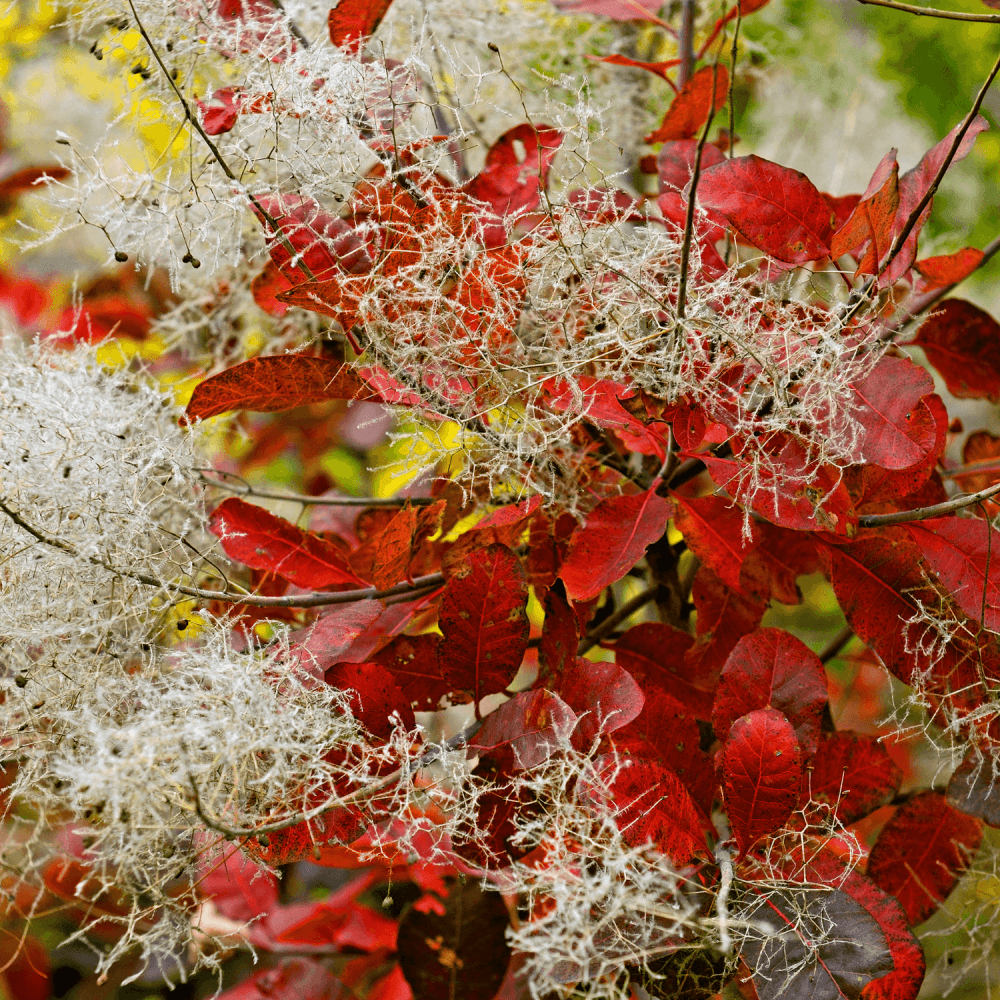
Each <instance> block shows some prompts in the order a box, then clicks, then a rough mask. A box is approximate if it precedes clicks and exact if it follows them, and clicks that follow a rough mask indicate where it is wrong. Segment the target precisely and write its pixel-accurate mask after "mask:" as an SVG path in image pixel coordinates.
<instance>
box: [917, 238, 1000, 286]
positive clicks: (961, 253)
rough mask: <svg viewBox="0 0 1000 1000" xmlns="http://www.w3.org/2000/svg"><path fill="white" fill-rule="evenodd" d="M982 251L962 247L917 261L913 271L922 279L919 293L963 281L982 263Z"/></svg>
mask: <svg viewBox="0 0 1000 1000" xmlns="http://www.w3.org/2000/svg"><path fill="white" fill-rule="evenodd" d="M983 256H984V255H983V251H982V250H977V249H976V248H975V247H963V248H962V249H961V250H956V251H955V253H949V254H943V255H942V256H940V257H925V258H924V259H923V260H918V261H917V262H916V263H915V264H914V265H913V267H914V269H915V270H916V271H917V272H918V273H919V274H920V277H921V278H923V281H921V282H920V286H919V291H920V292H932V291H934V290H935V289H938V288H946V287H947V286H948V285H956V284H958V282H960V281H964V280H965V279H966V278H967V277H968V276H969V275H970V274H972V272H973V271H975V270H976V268H978V267H979V265H980V264H981V263H982V262H983Z"/></svg>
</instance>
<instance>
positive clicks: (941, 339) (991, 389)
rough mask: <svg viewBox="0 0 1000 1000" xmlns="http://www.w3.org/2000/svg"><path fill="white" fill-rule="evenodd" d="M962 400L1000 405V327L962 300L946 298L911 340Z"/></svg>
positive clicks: (978, 309) (953, 393)
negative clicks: (921, 349)
mask: <svg viewBox="0 0 1000 1000" xmlns="http://www.w3.org/2000/svg"><path fill="white" fill-rule="evenodd" d="M909 343H911V344H915V345H916V346H917V347H922V348H923V349H924V353H925V354H926V355H927V360H928V361H929V362H930V363H931V364H932V365H933V366H934V368H935V370H936V371H938V372H939V373H940V375H941V377H942V378H943V379H944V380H945V383H946V384H947V386H948V390H949V392H951V394H952V395H953V396H957V397H958V398H959V399H988V400H989V401H990V402H992V403H997V402H1000V324H998V323H997V321H996V320H995V319H993V317H992V316H990V315H989V313H986V312H983V310H982V309H980V308H979V307H978V306H974V305H973V304H972V303H971V302H965V301H964V300H962V299H945V301H944V302H942V303H941V305H939V306H935V307H934V310H933V311H932V312H931V314H930V316H929V317H928V318H927V320H926V322H925V323H924V324H923V325H922V326H921V327H920V329H919V330H918V331H917V335H916V337H914V338H913V340H911V341H909Z"/></svg>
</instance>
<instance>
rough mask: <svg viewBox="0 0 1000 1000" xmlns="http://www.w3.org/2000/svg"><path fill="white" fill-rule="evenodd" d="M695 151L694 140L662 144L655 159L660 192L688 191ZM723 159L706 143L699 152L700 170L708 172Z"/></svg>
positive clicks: (696, 144) (723, 157) (679, 192)
mask: <svg viewBox="0 0 1000 1000" xmlns="http://www.w3.org/2000/svg"><path fill="white" fill-rule="evenodd" d="M697 149H698V142H697V140H695V139H689V140H686V141H683V142H667V143H664V145H663V148H662V149H661V150H660V153H659V155H658V156H657V157H656V166H657V170H658V171H659V175H660V191H661V192H664V191H666V192H669V191H675V192H677V193H678V194H681V193H685V192H686V191H687V190H688V187H689V186H690V184H691V177H692V175H693V174H694V160H695V156H696V154H697ZM725 159H726V154H725V153H723V152H722V150H721V149H719V147H718V146H713V145H711V144H710V143H706V144H705V146H704V147H703V149H702V151H701V169H702V170H708V168H709V167H714V166H716V164H719V163H722V162H724V161H725ZM686 200H687V199H686V198H685V201H686Z"/></svg>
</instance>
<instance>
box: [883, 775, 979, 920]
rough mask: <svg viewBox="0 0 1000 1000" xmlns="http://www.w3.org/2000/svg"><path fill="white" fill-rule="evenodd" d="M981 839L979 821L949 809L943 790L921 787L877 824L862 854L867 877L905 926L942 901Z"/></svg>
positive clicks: (928, 912)
mask: <svg viewBox="0 0 1000 1000" xmlns="http://www.w3.org/2000/svg"><path fill="white" fill-rule="evenodd" d="M982 838H983V824H982V823H981V822H980V821H979V820H978V819H975V818H974V817H972V816H966V815H965V814H964V813H961V812H959V811H958V810H957V809H954V808H952V807H951V806H950V805H949V804H948V803H947V801H945V797H944V795H942V794H940V793H938V792H922V793H921V794H920V795H917V796H916V797H914V798H912V799H910V801H909V802H907V803H906V804H905V805H903V806H900V808H899V809H898V810H897V811H896V813H895V815H893V817H892V819H890V820H889V822H888V823H886V825H885V826H884V827H883V828H882V832H881V833H880V834H879V837H878V840H876V841H875V846H874V847H873V848H872V851H871V854H870V855H869V858H868V877H869V878H870V879H871V880H872V881H873V882H874V883H875V884H876V885H877V886H878V887H879V888H880V889H882V890H884V891H885V892H887V893H889V894H890V895H892V896H895V897H896V899H898V900H899V902H900V903H901V904H902V907H903V910H904V911H905V912H906V919H907V920H908V921H909V922H910V925H911V926H916V925H917V924H922V923H923V922H924V921H925V920H926V919H927V918H928V917H929V916H931V914H933V913H934V912H935V911H936V910H937V908H938V907H939V906H940V905H941V903H943V902H944V900H945V897H946V896H947V895H948V893H950V892H951V890H952V889H953V888H954V886H955V883H956V882H957V881H958V879H959V878H960V877H961V875H962V873H963V872H964V871H965V870H966V868H968V867H969V864H970V863H971V861H972V856H973V855H974V854H975V853H976V851H977V850H978V848H979V842H980V841H981V840H982Z"/></svg>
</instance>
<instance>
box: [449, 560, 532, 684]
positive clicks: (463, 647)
mask: <svg viewBox="0 0 1000 1000" xmlns="http://www.w3.org/2000/svg"><path fill="white" fill-rule="evenodd" d="M527 604H528V582H527V580H526V578H525V575H524V569H523V568H522V566H521V561H520V560H519V559H518V558H517V556H515V555H514V553H513V552H511V551H510V549H508V548H506V547H505V546H503V545H490V546H487V547H486V548H484V549H479V550H477V551H476V552H473V553H472V554H471V555H469V557H468V558H467V559H466V561H465V563H464V564H463V565H462V566H461V567H459V569H458V570H456V572H455V574H454V576H453V577H452V578H451V579H450V580H449V581H448V583H447V585H446V586H445V589H444V595H443V596H442V598H441V610H440V613H439V615H438V625H439V626H440V628H441V633H442V636H443V638H442V639H441V643H440V645H439V646H438V663H439V664H440V666H441V671H442V673H443V675H444V677H445V679H446V680H447V681H448V682H449V683H450V684H451V686H452V689H453V690H458V689H461V690H467V691H471V692H472V695H473V698H474V699H475V701H476V702H478V701H479V700H480V699H481V698H482V697H484V696H485V695H487V694H493V693H495V692H498V691H503V690H504V689H505V688H506V687H507V685H508V684H510V682H511V681H512V680H513V679H514V675H515V674H516V673H517V670H518V668H519V667H520V665H521V660H522V658H523V657H524V651H525V650H526V649H527V648H528V616H527V611H526V609H527Z"/></svg>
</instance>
